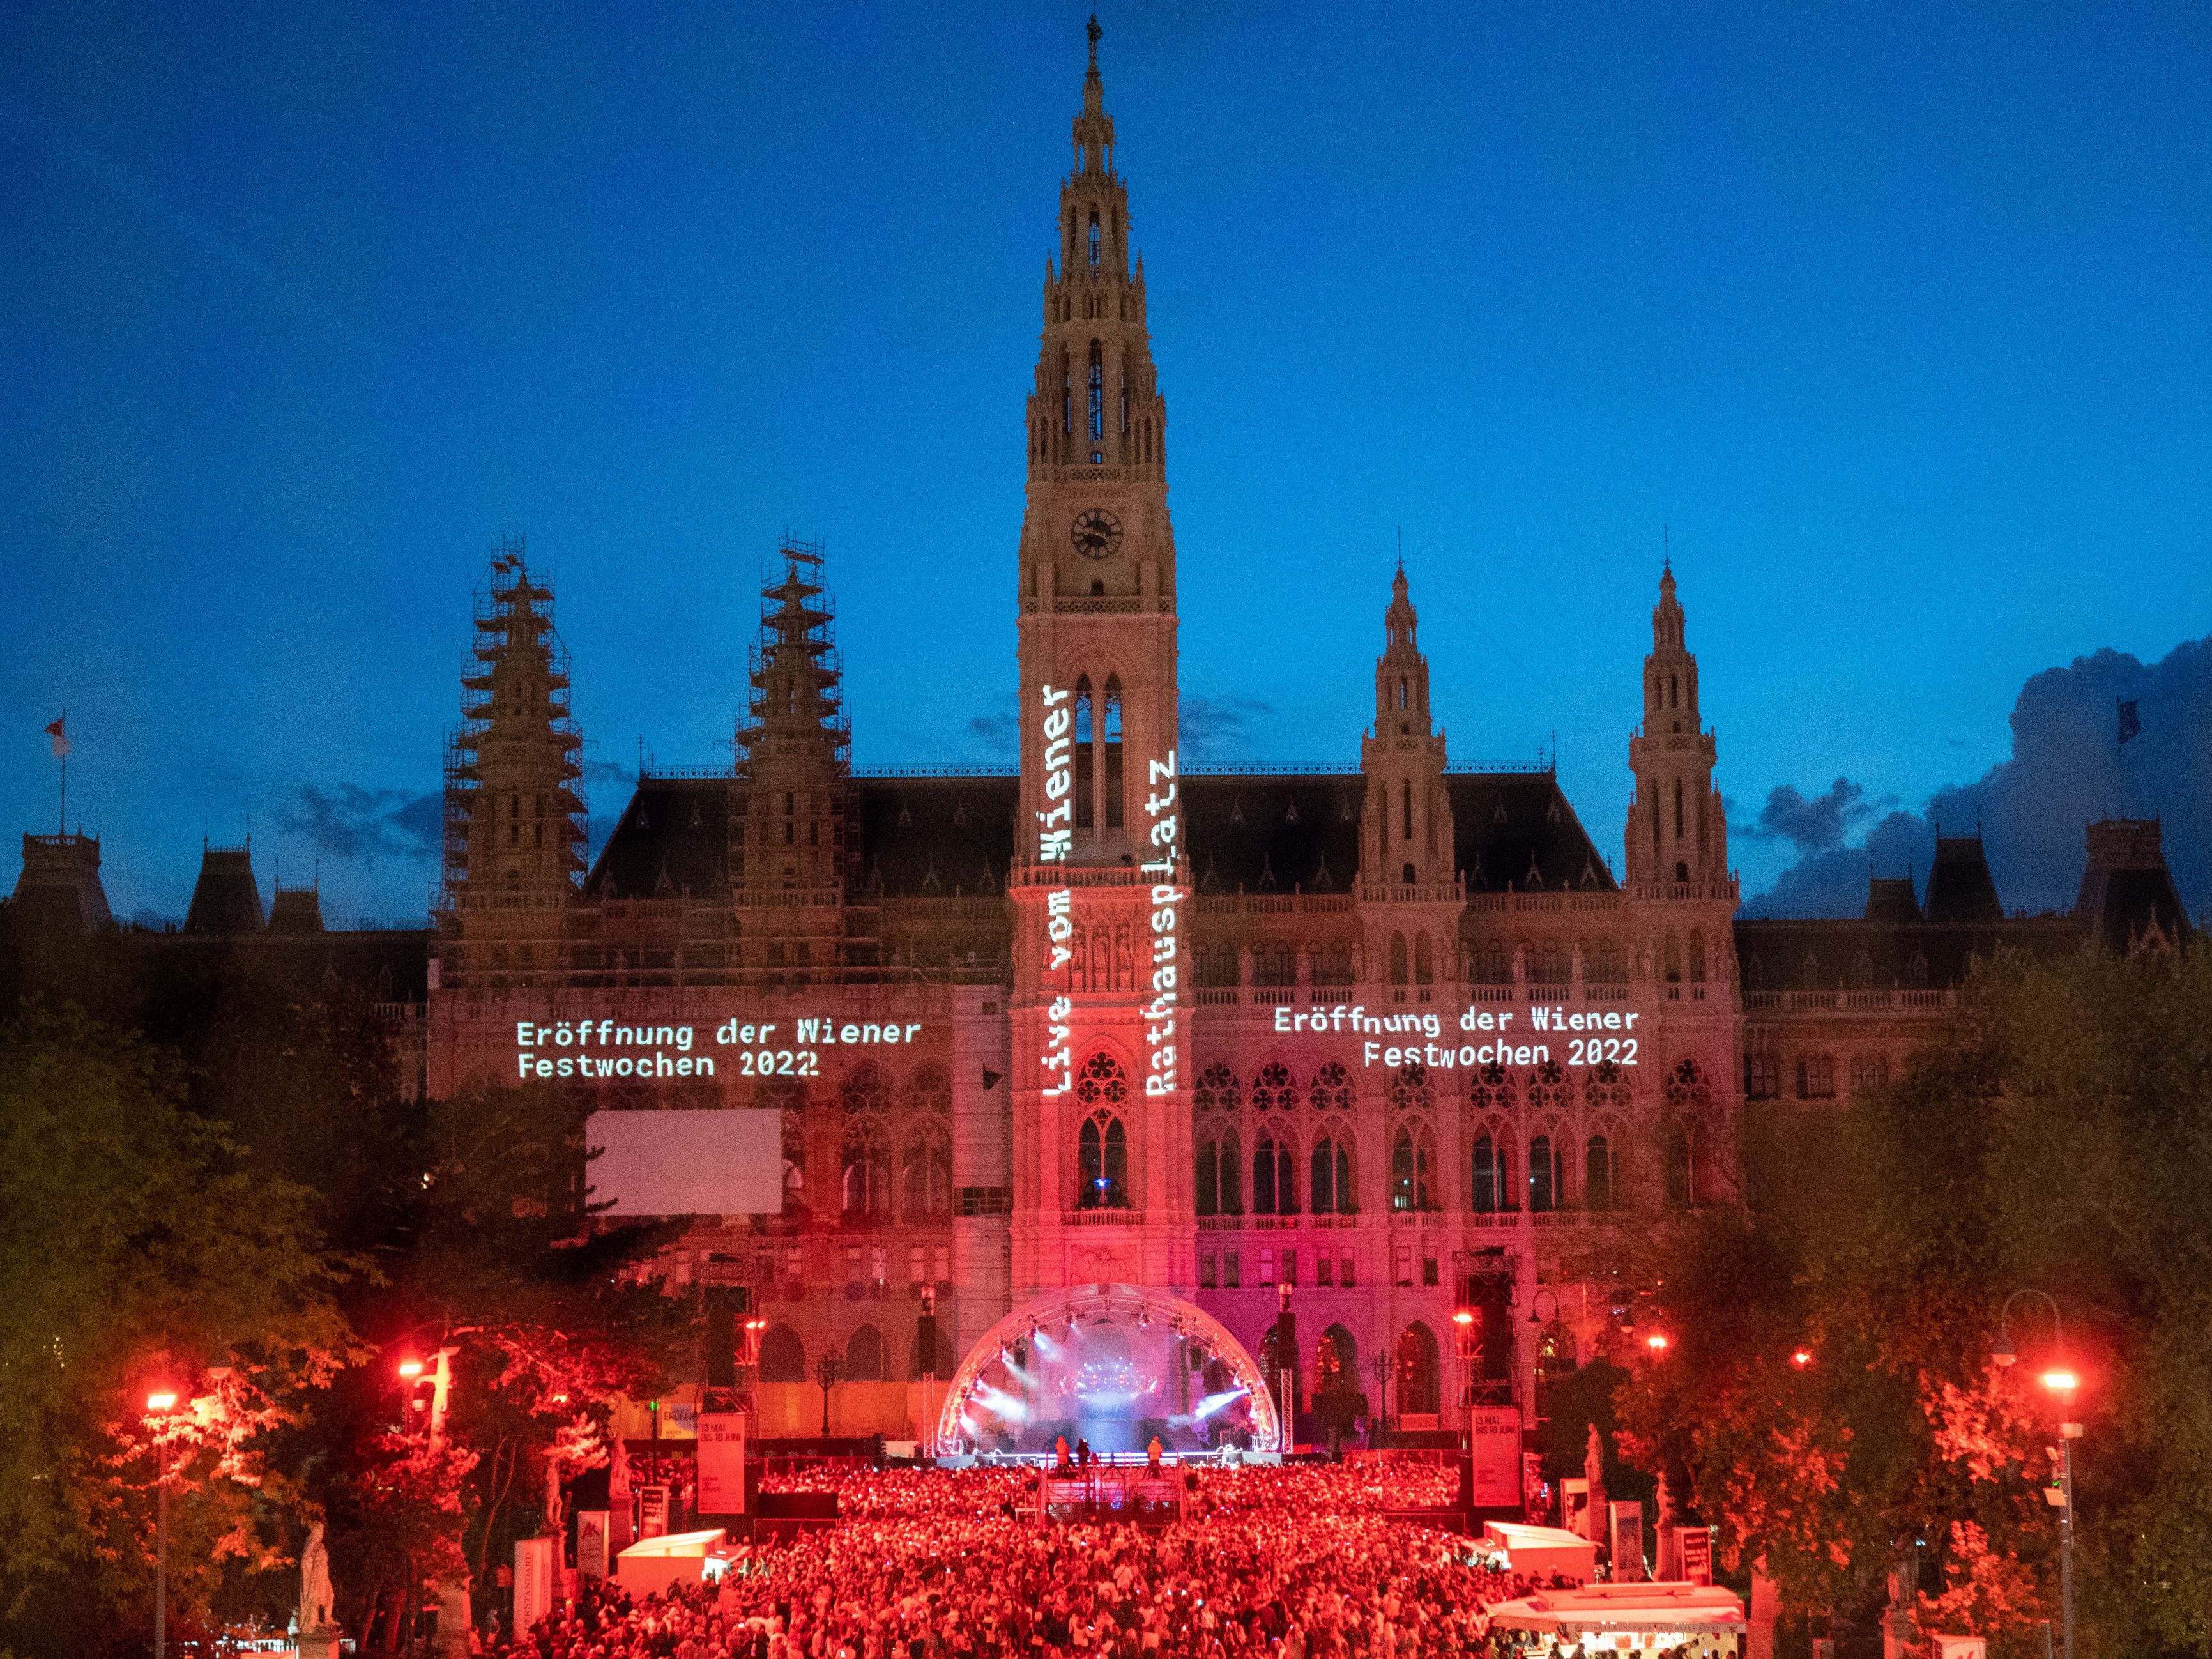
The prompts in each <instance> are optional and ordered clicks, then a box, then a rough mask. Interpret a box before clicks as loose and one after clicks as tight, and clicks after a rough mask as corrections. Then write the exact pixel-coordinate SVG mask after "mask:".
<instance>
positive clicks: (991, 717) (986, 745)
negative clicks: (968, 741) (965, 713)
mask: <svg viewBox="0 0 2212 1659" xmlns="http://www.w3.org/2000/svg"><path fill="white" fill-rule="evenodd" d="M968 735H969V737H970V738H974V739H975V744H976V746H977V747H978V748H980V749H982V750H986V751H987V752H988V753H990V754H994V755H1011V754H1012V753H1014V752H1015V750H1017V749H1018V748H1019V747H1020V746H1021V741H1022V723H1021V721H1020V720H1019V719H1018V718H1017V717H1016V716H1014V715H1012V714H978V715H976V716H975V719H974V720H969V722H968Z"/></svg>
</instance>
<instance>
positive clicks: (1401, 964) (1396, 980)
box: [1390, 933, 1406, 985]
mask: <svg viewBox="0 0 2212 1659" xmlns="http://www.w3.org/2000/svg"><path fill="white" fill-rule="evenodd" d="M1405 982H1406V936H1405V935H1404V934H1403V933H1393V934H1391V935H1390V983H1391V984H1393V985H1403V984H1404V983H1405Z"/></svg>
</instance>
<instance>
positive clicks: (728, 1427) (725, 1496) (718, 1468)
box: [696, 1412, 745, 1515]
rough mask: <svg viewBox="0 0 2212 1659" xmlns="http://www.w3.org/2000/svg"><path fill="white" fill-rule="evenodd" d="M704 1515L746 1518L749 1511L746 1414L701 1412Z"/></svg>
mask: <svg viewBox="0 0 2212 1659" xmlns="http://www.w3.org/2000/svg"><path fill="white" fill-rule="evenodd" d="M696 1455H697V1457H698V1460H699V1501H698V1510H699V1513H700V1514H701V1515H743V1514H744V1510H745V1419H744V1413H742V1412H701V1413H699V1443H698V1446H697V1447H696Z"/></svg>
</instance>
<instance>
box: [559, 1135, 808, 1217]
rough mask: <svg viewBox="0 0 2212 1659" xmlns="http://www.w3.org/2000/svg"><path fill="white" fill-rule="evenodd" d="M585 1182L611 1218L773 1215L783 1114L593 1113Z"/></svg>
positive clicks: (777, 1203)
mask: <svg viewBox="0 0 2212 1659" xmlns="http://www.w3.org/2000/svg"><path fill="white" fill-rule="evenodd" d="M584 1133H585V1138H586V1141H587V1142H588V1143H589V1145H590V1146H591V1149H592V1152H596V1153H598V1154H599V1156H598V1157H596V1158H593V1159H592V1163H591V1165H590V1168H589V1169H588V1170H586V1175H585V1179H586V1180H587V1181H588V1182H590V1183H591V1187H592V1197H591V1201H592V1203H593V1204H611V1206H612V1207H611V1208H610V1209H608V1210H606V1211H605V1212H603V1213H605V1214H607V1215H772V1214H775V1212H778V1211H780V1210H781V1209H782V1208H783V1114H782V1113H781V1112H749V1111H705V1112H594V1113H592V1115H591V1116H590V1118H589V1119H587V1120H586V1124H585V1130H584Z"/></svg>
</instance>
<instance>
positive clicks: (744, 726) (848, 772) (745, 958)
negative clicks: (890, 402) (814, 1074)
mask: <svg viewBox="0 0 2212 1659" xmlns="http://www.w3.org/2000/svg"><path fill="white" fill-rule="evenodd" d="M750 678H751V691H750V695H749V696H748V697H747V700H746V704H745V713H744V718H743V719H742V720H740V721H739V722H738V732H737V760H738V775H737V781H736V782H735V784H734V785H733V786H732V788H731V791H730V848H729V868H730V893H731V902H732V907H733V913H734V914H733V921H734V930H733V935H732V937H733V940H734V945H733V949H734V952H735V960H736V963H737V965H738V969H739V971H740V972H741V973H742V974H744V975H745V976H747V977H749V978H750V977H763V978H765V979H767V980H768V981H772V982H775V983H781V984H788V985H805V984H808V983H811V982H813V981H816V980H817V979H822V978H834V977H835V976H836V973H837V970H838V969H840V968H841V967H844V966H848V965H852V964H855V963H861V962H864V961H865V962H872V961H873V960H874V955H873V940H872V938H871V939H854V938H850V937H848V929H849V927H850V925H851V924H852V923H853V922H854V921H857V920H860V913H859V912H854V913H851V914H850V915H848V912H847V909H846V904H847V900H848V896H849V895H851V894H853V893H854V890H856V889H857V888H858V886H859V875H860V830H859V826H860V798H859V796H858V794H857V793H855V792H854V787H853V766H852V758H853V732H852V726H851V723H850V720H849V719H848V715H847V714H846V712H845V708H844V703H843V699H842V696H841V694H840V690H839V687H840V684H841V683H842V678H843V671H842V665H840V663H839V660H838V656H837V647H836V611H835V608H834V607H833V605H831V603H830V599H829V591H828V589H827V587H826V586H824V585H823V554H822V545H821V544H820V543H818V542H805V541H799V540H797V539H795V538H790V537H786V538H784V540H783V541H782V543H781V544H780V545H779V546H778V548H777V550H776V562H775V567H774V574H772V575H771V577H770V579H769V580H767V581H765V582H763V584H762V586H761V627H760V638H759V640H758V641H757V643H756V644H755V645H754V646H753V648H752V655H751V675H750Z"/></svg>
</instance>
